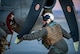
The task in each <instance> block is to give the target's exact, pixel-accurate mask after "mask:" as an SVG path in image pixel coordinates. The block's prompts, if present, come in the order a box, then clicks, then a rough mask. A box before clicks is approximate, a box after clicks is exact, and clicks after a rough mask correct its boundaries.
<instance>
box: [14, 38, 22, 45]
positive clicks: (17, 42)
mask: <svg viewBox="0 0 80 54" xmlns="http://www.w3.org/2000/svg"><path fill="white" fill-rule="evenodd" d="M22 41H23V38H21V39H19V38H18V37H16V39H15V44H19V43H20V42H22Z"/></svg>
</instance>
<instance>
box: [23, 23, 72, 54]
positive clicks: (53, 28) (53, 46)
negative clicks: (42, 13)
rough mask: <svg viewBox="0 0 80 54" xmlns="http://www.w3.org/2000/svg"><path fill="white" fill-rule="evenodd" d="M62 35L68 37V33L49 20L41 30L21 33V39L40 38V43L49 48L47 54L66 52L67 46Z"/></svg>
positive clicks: (62, 53)
mask: <svg viewBox="0 0 80 54" xmlns="http://www.w3.org/2000/svg"><path fill="white" fill-rule="evenodd" d="M63 37H65V38H67V39H69V38H70V35H69V34H68V33H67V32H66V31H65V30H64V29H62V28H61V26H60V25H59V24H57V23H55V22H51V23H50V24H47V25H46V26H45V27H43V28H42V29H41V30H39V31H37V32H34V33H31V34H25V35H23V38H22V39H23V40H34V39H38V38H42V44H43V45H44V46H45V47H46V48H47V49H49V50H50V51H49V52H48V54H66V53H67V51H68V46H67V43H66V42H65V40H64V39H63Z"/></svg>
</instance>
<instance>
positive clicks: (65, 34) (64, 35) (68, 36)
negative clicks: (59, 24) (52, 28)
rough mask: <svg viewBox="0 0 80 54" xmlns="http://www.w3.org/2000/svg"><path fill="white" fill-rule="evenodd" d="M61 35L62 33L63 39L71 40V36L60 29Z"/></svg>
mask: <svg viewBox="0 0 80 54" xmlns="http://www.w3.org/2000/svg"><path fill="white" fill-rule="evenodd" d="M62 33H63V37H65V38H67V39H70V38H71V35H70V34H69V33H68V32H67V31H66V30H64V29H62Z"/></svg>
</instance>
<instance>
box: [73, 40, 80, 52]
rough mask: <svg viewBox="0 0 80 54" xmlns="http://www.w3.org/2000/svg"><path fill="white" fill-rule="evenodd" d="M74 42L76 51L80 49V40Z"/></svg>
mask: <svg viewBox="0 0 80 54" xmlns="http://www.w3.org/2000/svg"><path fill="white" fill-rule="evenodd" d="M73 44H74V49H75V51H76V52H77V51H78V49H79V41H77V42H74V43H73Z"/></svg>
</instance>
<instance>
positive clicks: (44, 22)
mask: <svg viewBox="0 0 80 54" xmlns="http://www.w3.org/2000/svg"><path fill="white" fill-rule="evenodd" d="M50 22H51V20H50V19H48V20H47V21H44V20H43V24H46V23H47V24H49V23H50Z"/></svg>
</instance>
